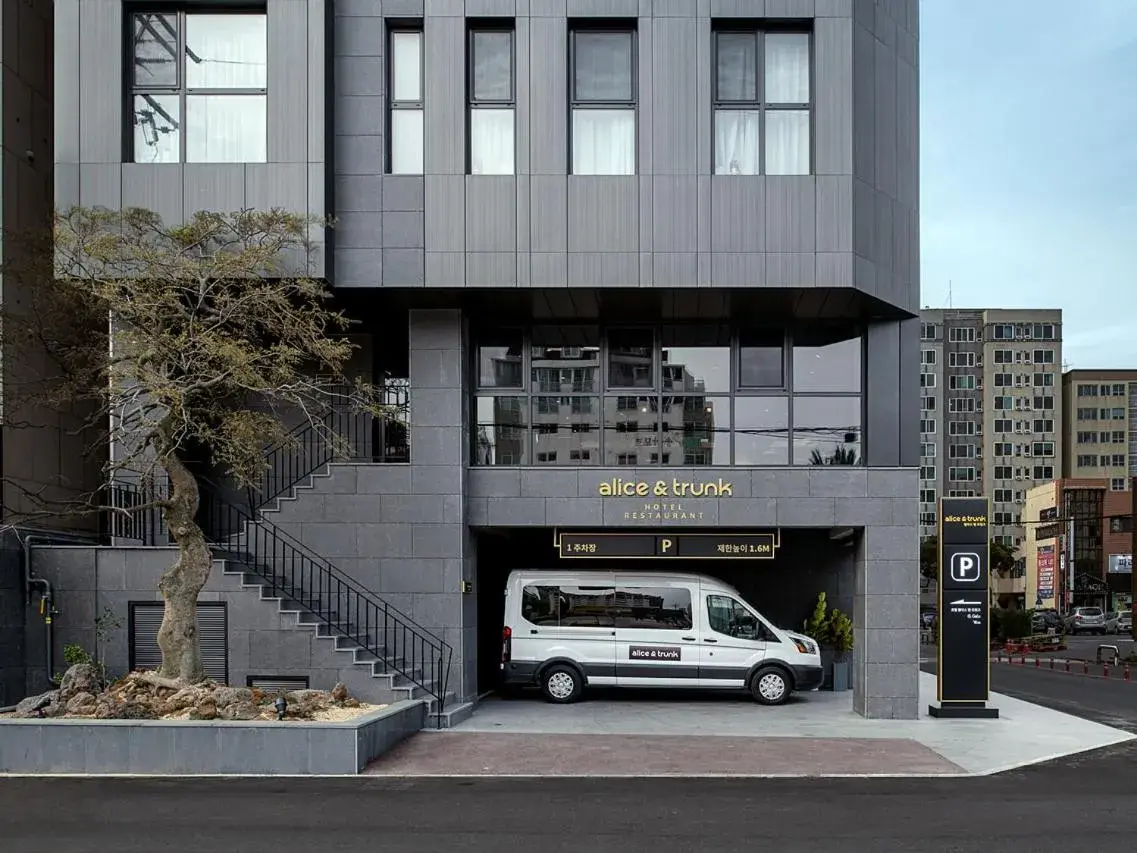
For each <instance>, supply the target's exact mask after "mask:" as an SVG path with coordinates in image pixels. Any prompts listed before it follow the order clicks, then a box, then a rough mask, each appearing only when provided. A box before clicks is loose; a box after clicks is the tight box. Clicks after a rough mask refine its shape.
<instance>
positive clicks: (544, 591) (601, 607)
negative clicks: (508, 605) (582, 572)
mask: <svg viewBox="0 0 1137 853" xmlns="http://www.w3.org/2000/svg"><path fill="white" fill-rule="evenodd" d="M614 597H615V591H614V590H613V589H612V588H611V587H575V586H564V587H561V586H527V587H525V589H523V590H522V591H521V616H522V618H524V619H525V621H526V622H529V623H530V624H532V625H545V626H547V627H551V628H572V627H577V628H611V627H612V626H613V616H612V601H613V598H614Z"/></svg>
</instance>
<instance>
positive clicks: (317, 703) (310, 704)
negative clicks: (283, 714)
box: [284, 690, 331, 717]
mask: <svg viewBox="0 0 1137 853" xmlns="http://www.w3.org/2000/svg"><path fill="white" fill-rule="evenodd" d="M284 700H285V701H286V702H287V703H288V715H289V716H292V717H307V716H310V715H312V714H314V713H315V712H316V711H325V710H327V708H328V705H329V704H331V696H330V695H329V694H328V693H326V692H325V691H323V690H293V691H292V692H291V693H287V694H285V696H284Z"/></svg>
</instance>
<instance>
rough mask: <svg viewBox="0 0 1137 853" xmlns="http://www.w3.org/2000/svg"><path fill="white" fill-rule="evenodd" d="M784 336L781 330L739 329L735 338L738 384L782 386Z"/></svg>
mask: <svg viewBox="0 0 1137 853" xmlns="http://www.w3.org/2000/svg"><path fill="white" fill-rule="evenodd" d="M785 346H786V335H785V332H783V331H782V330H781V329H743V330H742V331H741V332H740V333H739V336H738V384H739V386H740V387H742V388H782V387H784V386H785V383H786V367H785V365H786V358H785Z"/></svg>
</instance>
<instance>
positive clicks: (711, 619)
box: [707, 595, 765, 640]
mask: <svg viewBox="0 0 1137 853" xmlns="http://www.w3.org/2000/svg"><path fill="white" fill-rule="evenodd" d="M707 624H708V625H710V628H711V630H712V631H714V632H715V633H716V634H722V635H724V636H727V637H736V638H738V639H742V640H757V639H761V638H762V637H763V636H764V635H765V631H764V630H763V626H762V623H760V622H759V621H758V619H757V617H755V615H754V614H753V613H751V612H750V611H749V610H748V609H747V608H746V607H744V606H743V605H742V604H740V603H739V602H738V601H735V600H734V599H733V598H731V597H730V596H726V595H708V596H707Z"/></svg>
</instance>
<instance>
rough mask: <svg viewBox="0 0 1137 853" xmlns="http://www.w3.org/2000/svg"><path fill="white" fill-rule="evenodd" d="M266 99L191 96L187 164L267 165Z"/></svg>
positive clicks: (255, 97) (187, 100)
mask: <svg viewBox="0 0 1137 853" xmlns="http://www.w3.org/2000/svg"><path fill="white" fill-rule="evenodd" d="M266 113H267V106H266V104H265V96H264V95H189V96H188V97H187V98H186V162H187V163H264V162H265V161H266V160H267V154H268V140H267V134H266V130H265V128H266V122H267V115H266Z"/></svg>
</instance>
